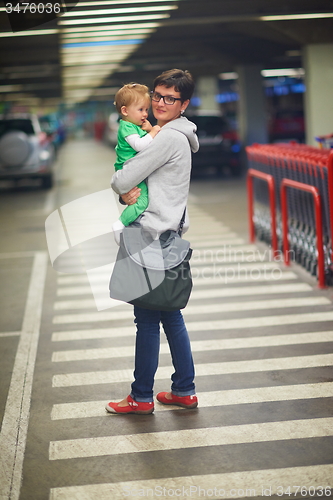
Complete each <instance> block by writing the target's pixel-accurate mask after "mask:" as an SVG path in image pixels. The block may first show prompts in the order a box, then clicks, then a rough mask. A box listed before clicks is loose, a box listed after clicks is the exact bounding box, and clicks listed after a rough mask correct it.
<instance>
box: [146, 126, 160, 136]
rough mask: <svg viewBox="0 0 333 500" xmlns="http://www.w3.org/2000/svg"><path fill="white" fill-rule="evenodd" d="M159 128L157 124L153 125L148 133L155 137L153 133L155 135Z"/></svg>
mask: <svg viewBox="0 0 333 500" xmlns="http://www.w3.org/2000/svg"><path fill="white" fill-rule="evenodd" d="M160 130H161V127H160V126H159V125H154V127H152V129H151V131H150V132H149V133H150V135H151V136H152V137H155V135H157V134H158V133H159V131H160Z"/></svg>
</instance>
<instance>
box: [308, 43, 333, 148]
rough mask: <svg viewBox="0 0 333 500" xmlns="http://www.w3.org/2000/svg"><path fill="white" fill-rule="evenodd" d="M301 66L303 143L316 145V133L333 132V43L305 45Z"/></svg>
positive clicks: (325, 133) (318, 134) (317, 134)
mask: <svg viewBox="0 0 333 500" xmlns="http://www.w3.org/2000/svg"><path fill="white" fill-rule="evenodd" d="M303 67H304V69H305V84H306V93H305V103H304V104H305V122H306V142H307V144H310V145H313V146H317V145H318V142H316V140H315V137H316V136H320V135H327V134H332V133H333V44H332V43H327V44H316V45H306V46H305V47H304V48H303Z"/></svg>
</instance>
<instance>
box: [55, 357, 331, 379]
mask: <svg viewBox="0 0 333 500" xmlns="http://www.w3.org/2000/svg"><path fill="white" fill-rule="evenodd" d="M332 363H333V354H318V355H313V356H293V357H288V358H271V359H254V360H253V359H250V360H242V361H228V362H223V363H205V364H197V365H196V377H204V376H208V375H227V374H231V373H252V372H266V371H274V370H292V369H298V368H313V367H319V366H330V365H331V364H332ZM171 372H172V368H171V366H160V367H159V368H158V370H157V372H156V376H155V380H165V379H170V376H171ZM132 377H133V369H122V370H106V371H98V372H96V371H93V372H81V373H64V374H63V373H61V374H57V375H54V376H53V378H52V387H73V386H79V385H94V384H110V383H119V382H128V381H130V380H132Z"/></svg>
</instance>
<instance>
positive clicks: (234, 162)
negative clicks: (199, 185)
mask: <svg viewBox="0 0 333 500" xmlns="http://www.w3.org/2000/svg"><path fill="white" fill-rule="evenodd" d="M186 116H187V118H188V119H189V120H191V121H192V122H193V123H195V124H196V125H197V135H198V139H199V144H200V148H199V151H198V152H197V153H195V154H193V157H192V175H193V176H195V175H196V174H204V173H206V172H207V171H208V170H209V169H210V167H213V168H214V169H215V171H216V173H217V174H221V173H222V172H223V171H224V170H225V168H226V167H227V168H228V169H229V170H230V173H231V175H233V176H239V175H240V173H241V159H240V150H241V146H240V142H239V139H238V134H237V131H236V130H235V127H234V126H232V123H231V122H230V121H229V120H228V119H227V118H226V117H225V116H222V115H221V114H220V113H219V112H214V111H201V110H200V111H195V112H190V111H189V112H187V113H186Z"/></svg>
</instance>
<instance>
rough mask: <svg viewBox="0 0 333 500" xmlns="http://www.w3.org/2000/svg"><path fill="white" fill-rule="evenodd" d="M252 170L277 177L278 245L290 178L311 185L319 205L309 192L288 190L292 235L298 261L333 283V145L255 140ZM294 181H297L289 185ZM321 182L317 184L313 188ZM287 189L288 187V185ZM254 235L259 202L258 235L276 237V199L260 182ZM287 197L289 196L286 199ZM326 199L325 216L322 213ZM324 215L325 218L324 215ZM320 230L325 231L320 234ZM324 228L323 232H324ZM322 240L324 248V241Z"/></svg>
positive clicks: (251, 151)
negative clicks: (271, 229)
mask: <svg viewBox="0 0 333 500" xmlns="http://www.w3.org/2000/svg"><path fill="white" fill-rule="evenodd" d="M246 151H247V156H248V160H249V167H250V170H255V171H259V172H261V173H262V174H265V175H271V176H272V177H273V178H274V181H275V197H276V216H277V233H278V246H279V248H281V247H282V245H283V241H282V239H283V237H282V232H283V231H282V222H281V218H280V214H281V215H282V207H281V203H282V201H281V197H280V196H279V193H280V190H281V185H282V183H283V182H285V181H284V179H288V181H293V182H296V183H297V182H298V183H300V184H303V185H306V186H308V187H307V189H306V190H305V191H307V192H308V193H311V194H312V196H313V199H314V203H315V207H314V209H313V208H312V203H310V200H309V199H308V198H307V195H306V193H304V192H302V191H304V190H303V189H302V191H299V190H296V189H293V190H292V189H290V192H289V190H288V195H286V197H287V199H288V201H286V203H288V212H289V221H288V223H289V241H290V246H291V248H292V250H293V257H294V258H295V260H296V262H298V263H300V264H301V265H302V266H304V267H305V268H306V269H307V270H308V271H310V272H311V273H312V274H313V275H315V274H316V273H317V275H318V280H319V286H324V281H326V283H327V284H330V285H332V284H333V151H332V150H329V149H324V148H322V149H318V148H315V147H312V146H307V145H304V144H297V143H286V144H254V145H252V146H248V147H247V148H246ZM288 187H290V188H291V187H294V188H295V184H293V186H289V185H288ZM313 188H315V189H313ZM284 189H286V188H284ZM250 196H251V200H250V201H249V204H250V203H251V207H249V217H251V225H250V239H251V241H253V239H254V235H253V234H252V231H254V225H253V203H256V204H257V205H255V206H256V227H255V229H256V231H257V234H258V237H259V238H260V239H262V240H263V241H266V242H267V243H270V239H271V235H270V233H269V231H268V230H267V228H268V227H269V226H271V227H272V225H271V219H272V209H271V201H268V200H267V191H266V189H264V186H261V185H260V184H257V185H255V189H254V192H252V191H251V194H250ZM283 203H284V201H283ZM318 203H319V205H320V213H321V215H320V217H319V213H318V210H319V208H318ZM318 217H319V218H318ZM318 231H319V234H318ZM320 232H321V234H320ZM319 244H320V245H321V247H320V248H319V246H318V245H319Z"/></svg>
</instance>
